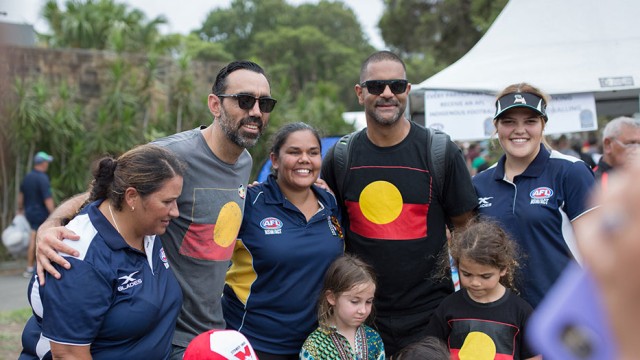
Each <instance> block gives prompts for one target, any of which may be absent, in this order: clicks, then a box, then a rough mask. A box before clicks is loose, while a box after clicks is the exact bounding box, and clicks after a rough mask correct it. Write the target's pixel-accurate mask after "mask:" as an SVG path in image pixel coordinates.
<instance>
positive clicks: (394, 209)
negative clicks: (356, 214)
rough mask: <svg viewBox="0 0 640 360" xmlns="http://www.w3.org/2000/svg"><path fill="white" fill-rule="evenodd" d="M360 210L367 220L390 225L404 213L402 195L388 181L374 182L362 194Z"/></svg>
mask: <svg viewBox="0 0 640 360" xmlns="http://www.w3.org/2000/svg"><path fill="white" fill-rule="evenodd" d="M359 202H360V209H361V210H362V214H363V215H364V217H365V218H367V220H369V221H371V222H372V223H375V224H381V225H382V224H388V223H390V222H392V221H393V220H395V219H396V218H398V216H399V215H400V213H401V212H402V194H400V190H398V188H397V187H395V185H393V184H392V183H390V182H388V181H374V182H372V183H371V184H369V185H367V186H366V187H365V188H364V189H363V190H362V192H361V193H360V199H359Z"/></svg>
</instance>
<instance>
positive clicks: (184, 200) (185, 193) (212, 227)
mask: <svg viewBox="0 0 640 360" xmlns="http://www.w3.org/2000/svg"><path fill="white" fill-rule="evenodd" d="M154 144H156V145H160V146H164V147H166V148H168V149H170V150H172V151H173V152H174V153H175V154H176V155H178V156H179V158H180V159H181V160H182V161H183V162H184V164H185V165H186V167H187V168H186V171H185V176H184V185H183V188H182V194H180V197H179V198H178V208H179V210H180V216H179V217H178V218H176V219H173V220H172V221H171V223H170V224H169V227H168V228H167V232H166V233H165V234H164V235H162V236H161V237H160V239H161V240H162V245H163V246H164V250H165V252H166V256H167V258H168V260H169V263H170V264H171V268H172V269H173V272H174V274H175V276H176V278H177V279H178V282H179V283H180V287H181V288H182V295H183V303H182V311H181V312H180V315H179V316H178V321H177V324H176V333H175V335H174V338H173V344H174V345H179V346H183V347H186V346H187V345H188V344H189V342H190V341H191V340H192V339H193V338H194V337H195V336H197V335H198V334H200V333H202V332H204V331H207V330H210V329H212V328H218V329H221V328H224V327H225V323H224V318H223V317H222V307H221V304H220V298H221V296H222V290H223V287H224V280H225V274H226V272H227V269H228V267H229V260H230V259H231V255H232V253H233V248H234V245H235V240H236V237H237V235H238V231H239V230H240V225H241V224H242V213H243V210H244V200H245V194H246V189H247V182H248V180H249V175H250V173H251V162H252V160H251V155H249V152H248V151H246V150H245V151H243V153H242V154H241V155H240V158H239V159H238V161H237V162H236V163H235V164H227V163H225V162H223V161H221V160H220V159H218V157H216V156H215V155H214V153H213V152H212V151H211V149H210V148H209V146H208V145H207V143H206V141H205V139H204V137H203V136H202V134H201V133H200V129H199V128H197V129H193V130H188V131H184V132H181V133H178V134H175V135H171V136H169V137H166V138H162V139H159V140H156V141H154Z"/></svg>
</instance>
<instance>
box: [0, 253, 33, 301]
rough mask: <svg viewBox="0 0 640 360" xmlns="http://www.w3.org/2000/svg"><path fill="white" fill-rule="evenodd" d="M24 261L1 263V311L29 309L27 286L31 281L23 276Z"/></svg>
mask: <svg viewBox="0 0 640 360" xmlns="http://www.w3.org/2000/svg"><path fill="white" fill-rule="evenodd" d="M24 269H25V262H24V261H8V262H0V311H10V310H18V309H24V308H28V307H29V301H27V286H28V285H29V280H30V279H26V278H24V277H23V276H22V272H23V271H24Z"/></svg>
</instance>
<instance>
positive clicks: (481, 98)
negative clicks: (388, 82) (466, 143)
mask: <svg viewBox="0 0 640 360" xmlns="http://www.w3.org/2000/svg"><path fill="white" fill-rule="evenodd" d="M424 109H425V124H426V126H428V127H432V128H436V129H440V130H442V131H444V132H446V133H447V134H449V135H450V136H451V138H452V139H454V140H480V139H487V138H489V137H491V135H492V134H493V133H494V130H495V128H494V126H493V115H494V113H495V96H493V95H488V94H485V93H469V92H458V91H438V90H427V91H425V94H424ZM547 115H548V116H549V121H548V123H547V126H546V128H545V131H544V132H545V134H547V135H549V134H561V133H571V132H578V131H591V130H596V129H597V128H598V121H597V116H596V102H595V99H594V97H593V94H591V93H589V94H563V95H553V96H552V98H551V102H550V103H549V105H548V106H547Z"/></svg>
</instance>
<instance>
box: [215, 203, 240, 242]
mask: <svg viewBox="0 0 640 360" xmlns="http://www.w3.org/2000/svg"><path fill="white" fill-rule="evenodd" d="M241 223H242V210H240V206H238V204H237V203H235V202H233V201H230V202H228V203H226V204H224V206H222V209H220V213H219V214H218V219H217V220H216V226H215V227H214V228H213V241H215V243H216V244H218V245H220V246H222V247H227V246H229V245H231V244H233V242H234V241H235V240H236V238H237V237H238V232H239V231H240V224H241Z"/></svg>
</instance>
